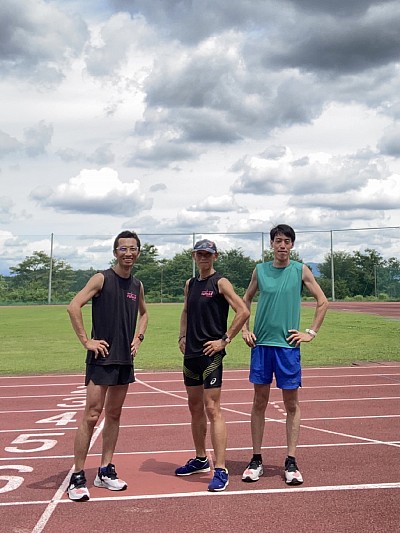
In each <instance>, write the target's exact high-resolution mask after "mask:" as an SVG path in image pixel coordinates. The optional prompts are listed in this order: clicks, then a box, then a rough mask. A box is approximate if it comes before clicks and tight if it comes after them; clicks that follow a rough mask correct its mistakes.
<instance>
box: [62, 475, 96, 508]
mask: <svg viewBox="0 0 400 533" xmlns="http://www.w3.org/2000/svg"><path fill="white" fill-rule="evenodd" d="M67 494H68V498H69V499H70V500H72V501H74V502H86V501H87V500H88V499H89V498H90V494H89V491H88V489H87V487H86V478H85V472H84V471H83V470H81V471H80V472H77V473H74V474H72V476H71V479H70V482H69V485H68V488H67Z"/></svg>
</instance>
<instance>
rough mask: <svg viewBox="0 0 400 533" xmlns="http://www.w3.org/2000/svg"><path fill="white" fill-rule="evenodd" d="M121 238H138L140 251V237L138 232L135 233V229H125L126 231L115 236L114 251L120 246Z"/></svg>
mask: <svg viewBox="0 0 400 533" xmlns="http://www.w3.org/2000/svg"><path fill="white" fill-rule="evenodd" d="M119 239H136V242H137V246H138V248H139V251H140V239H139V237H138V236H137V233H135V232H134V231H129V230H125V231H121V233H118V235H117V236H116V237H115V241H114V252H115V250H116V249H117V248H118V244H119V243H118V241H119Z"/></svg>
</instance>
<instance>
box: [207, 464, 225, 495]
mask: <svg viewBox="0 0 400 533" xmlns="http://www.w3.org/2000/svg"><path fill="white" fill-rule="evenodd" d="M228 485H229V474H228V470H227V469H226V468H216V469H215V470H214V477H213V478H212V480H211V481H210V483H209V485H208V490H209V491H211V492H221V491H223V490H225V489H226V487H227V486H228Z"/></svg>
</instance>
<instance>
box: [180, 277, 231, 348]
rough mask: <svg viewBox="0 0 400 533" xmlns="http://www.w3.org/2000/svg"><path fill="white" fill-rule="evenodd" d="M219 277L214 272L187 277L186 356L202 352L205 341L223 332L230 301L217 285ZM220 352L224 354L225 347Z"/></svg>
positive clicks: (215, 337) (225, 326)
mask: <svg viewBox="0 0 400 533" xmlns="http://www.w3.org/2000/svg"><path fill="white" fill-rule="evenodd" d="M222 277H223V276H222V275H221V274H219V273H218V272H214V274H212V275H211V276H209V277H208V278H206V279H204V280H199V279H198V278H191V279H190V281H189V286H188V295H187V325H186V349H185V357H198V356H202V355H204V354H203V349H204V348H203V345H204V343H205V342H207V341H212V340H217V339H220V338H221V337H222V335H223V334H224V333H226V329H227V320H228V313H229V304H228V302H227V301H226V300H225V298H224V296H223V295H222V294H220V292H219V289H218V280H220V279H221V278H222ZM221 353H223V354H224V355H225V351H224V350H223V351H222V352H221Z"/></svg>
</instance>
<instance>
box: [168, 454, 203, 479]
mask: <svg viewBox="0 0 400 533" xmlns="http://www.w3.org/2000/svg"><path fill="white" fill-rule="evenodd" d="M209 471H210V463H209V462H208V459H206V460H205V461H200V459H197V458H196V459H189V461H188V462H187V463H186V464H185V465H183V466H180V467H179V468H177V469H176V470H175V475H176V476H190V475H191V474H202V473H203V472H209Z"/></svg>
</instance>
